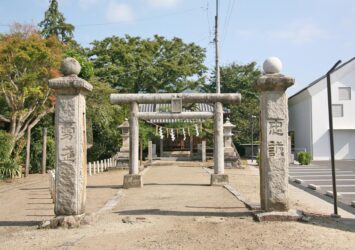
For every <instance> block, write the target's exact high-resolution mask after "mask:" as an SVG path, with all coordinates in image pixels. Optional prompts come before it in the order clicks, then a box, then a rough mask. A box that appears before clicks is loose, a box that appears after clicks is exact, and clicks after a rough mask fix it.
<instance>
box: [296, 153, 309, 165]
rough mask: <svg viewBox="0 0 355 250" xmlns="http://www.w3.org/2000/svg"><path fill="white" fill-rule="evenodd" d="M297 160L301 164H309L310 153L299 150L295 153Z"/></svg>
mask: <svg viewBox="0 0 355 250" xmlns="http://www.w3.org/2000/svg"><path fill="white" fill-rule="evenodd" d="M297 159H298V162H299V163H300V164H301V165H309V163H310V162H311V154H310V153H308V152H304V151H301V152H299V153H298V154H297Z"/></svg>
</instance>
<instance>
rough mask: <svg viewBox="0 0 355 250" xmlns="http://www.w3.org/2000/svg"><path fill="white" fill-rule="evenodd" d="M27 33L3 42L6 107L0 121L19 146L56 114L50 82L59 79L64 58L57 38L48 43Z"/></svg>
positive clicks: (0, 60) (0, 65)
mask: <svg viewBox="0 0 355 250" xmlns="http://www.w3.org/2000/svg"><path fill="white" fill-rule="evenodd" d="M20 28H21V27H20ZM24 30H25V31H26V32H27V33H25V31H21V30H16V31H15V32H14V33H10V34H7V35H4V36H3V37H2V38H1V40H0V86H1V88H0V100H1V103H5V105H4V106H2V107H0V120H1V121H3V122H5V123H6V126H5V128H6V130H7V131H8V132H9V133H10V134H12V135H13V136H14V140H15V142H17V141H18V140H19V139H21V138H22V137H23V136H24V134H25V133H26V130H27V128H28V127H29V126H30V127H33V126H35V125H36V124H37V123H38V122H39V121H40V120H41V119H42V117H43V116H45V115H46V114H47V113H49V112H52V111H53V109H54V108H53V102H52V101H51V100H50V95H51V91H50V89H49V88H48V80H49V79H50V78H52V77H53V76H56V75H58V73H57V71H56V69H57V68H59V63H60V61H61V56H62V45H61V43H60V42H59V41H58V40H57V39H56V38H53V37H52V38H49V39H44V38H43V37H41V36H40V35H39V34H38V33H36V32H35V31H33V30H29V31H28V30H27V29H24ZM16 145H17V143H16Z"/></svg>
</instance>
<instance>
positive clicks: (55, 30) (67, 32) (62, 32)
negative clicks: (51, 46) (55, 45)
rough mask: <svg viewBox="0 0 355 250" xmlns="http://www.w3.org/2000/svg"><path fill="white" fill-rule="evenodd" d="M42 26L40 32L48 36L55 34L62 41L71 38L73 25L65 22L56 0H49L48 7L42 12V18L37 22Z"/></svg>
mask: <svg viewBox="0 0 355 250" xmlns="http://www.w3.org/2000/svg"><path fill="white" fill-rule="evenodd" d="M38 26H39V27H41V28H42V30H41V34H42V35H43V36H44V37H45V38H48V37H50V36H55V37H57V38H58V39H59V40H61V41H62V42H68V41H70V40H71V39H72V38H73V32H74V29H75V28H74V26H73V25H72V24H69V23H66V22H65V18H64V16H63V14H62V13H61V12H60V11H59V9H58V2H57V0H50V3H49V8H48V10H47V11H46V12H45V14H44V20H43V21H41V22H40V23H39V24H38Z"/></svg>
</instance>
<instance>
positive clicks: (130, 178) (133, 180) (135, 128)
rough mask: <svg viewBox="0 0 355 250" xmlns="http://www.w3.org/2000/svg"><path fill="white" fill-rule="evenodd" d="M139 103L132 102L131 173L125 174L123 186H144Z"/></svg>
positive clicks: (130, 129) (130, 124)
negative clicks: (139, 158) (141, 169)
mask: <svg viewBox="0 0 355 250" xmlns="http://www.w3.org/2000/svg"><path fill="white" fill-rule="evenodd" d="M138 112H139V108H138V103H137V102H132V103H131V116H130V119H129V134H130V137H129V174H127V175H125V176H124V179H123V187H124V188H134V187H143V179H142V176H141V175H140V174H139V160H138V157H139V123H138Z"/></svg>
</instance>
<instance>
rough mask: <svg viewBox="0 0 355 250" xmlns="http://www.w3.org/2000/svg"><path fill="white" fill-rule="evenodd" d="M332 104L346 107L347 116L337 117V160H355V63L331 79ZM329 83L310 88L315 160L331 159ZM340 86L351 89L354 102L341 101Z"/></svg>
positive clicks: (344, 111)
mask: <svg viewBox="0 0 355 250" xmlns="http://www.w3.org/2000/svg"><path fill="white" fill-rule="evenodd" d="M331 80H332V103H333V104H342V105H343V117H333V127H334V151H335V159H338V160H342V159H355V141H354V139H355V92H354V90H355V63H354V62H351V63H349V64H348V65H346V66H344V67H343V68H341V69H339V70H338V71H336V72H335V73H334V74H332V76H331ZM326 84H327V80H326V78H324V79H322V80H321V81H320V82H318V83H317V84H315V85H313V86H311V87H309V88H308V91H309V93H310V95H311V96H312V144H313V159H314V160H329V159H330V143H329V120H328V97H327V88H326ZM339 87H351V89H352V93H351V100H342V101H341V100H339V91H338V90H339Z"/></svg>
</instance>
